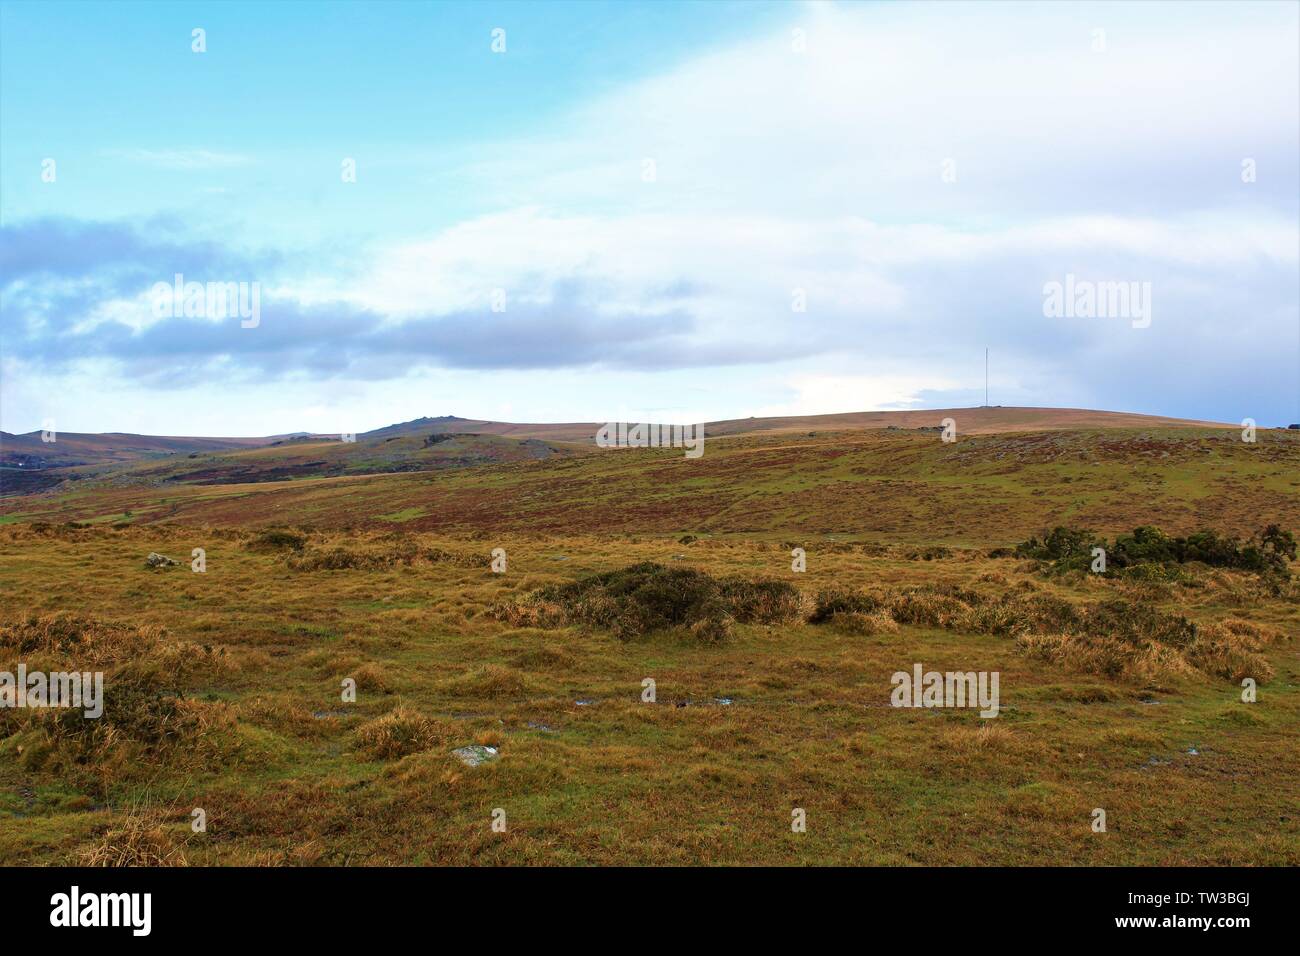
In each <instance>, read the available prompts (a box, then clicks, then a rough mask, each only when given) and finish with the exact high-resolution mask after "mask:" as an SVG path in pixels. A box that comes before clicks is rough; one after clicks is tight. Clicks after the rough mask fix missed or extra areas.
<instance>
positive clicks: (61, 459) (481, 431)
mask: <svg viewBox="0 0 1300 956" xmlns="http://www.w3.org/2000/svg"><path fill="white" fill-rule="evenodd" d="M944 418H952V419H954V420H955V421H956V422H957V431H958V433H959V434H962V435H982V434H995V433H1012V432H1027V431H1060V430H1065V429H1078V428H1145V427H1199V428H1206V427H1210V428H1235V427H1237V426H1235V425H1228V424H1223V423H1217V422H1202V421H1192V420H1188V419H1182V418H1168V417H1164V416H1158V415H1136V414H1131V413H1128V412H1107V411H1094V410H1089V409H1076V408H1012V407H1008V408H1003V407H1000V406H994V407H989V408H938V409H926V410H916V411H890V412H848V413H844V414H835V415H799V416H772V417H764V418H738V419H732V420H729V421H720V422H708V423H706V424H705V426H704V430H705V434H706V436H708V437H710V438H723V437H737V436H742V435H750V434H756V433H765V432H778V433H779V432H807V431H815V430H836V431H843V430H857V429H880V428H899V429H915V428H935V427H937V426H938V425H939V423H940V422H941V421H942V420H943V419H944ZM602 424H604V423H603V422H557V423H517V422H495V421H489V420H486V419H476V418H460V417H458V416H455V415H442V416H437V417H423V418H416V419H412V420H411V421H408V422H398V423H396V424H393V425H387V426H385V427H383V428H376V429H374V430H372V431H369V432H365V433H362V434H359V435H358V436H357V442H356V443H341V442H339V436H338V435H319V434H314V433H311V432H292V433H289V434H285V435H268V436H264V437H255V438H202V437H181V436H154V435H133V434H126V433H122V432H107V433H103V434H87V433H83V432H58V433H57V434H56V440H55V441H53V442H43V441H42V440H41V433H40V432H39V431H33V432H27V433H25V434H21V435H14V434H10V433H8V432H0V470H3V471H4V472H5V473H6V474H5V478H6V481H5V483H6V484H7V485H8V486H9V488H10V490H13V489H14V488H15V487H17V486H20V485H21V486H23V487H25V488H30V487H33V486H34V485H35V486H46V485H48V483H49V482H48V480H42V481H39V482H33V480H32V479H29V478H20V477H19V476H18V475H16V474H15V473H14V471H9V469H14V470H15V471H22V472H38V471H39V472H44V471H48V470H50V469H63V468H74V467H78V466H105V465H114V464H122V463H127V462H136V461H146V460H151V459H158V458H168V457H171V456H187V457H190V458H193V457H197V456H200V455H209V454H217V453H234V452H240V451H247V450H251V449H256V448H272V447H275V448H278V447H283V446H285V445H293V446H308V445H314V444H315V443H317V442H320V443H323V444H324V445H329V443H334V447H333V448H329V449H328V452H327V453H326V454H324V455H323V456H321V455H319V454H318V452H319V450H316V451H312V452H308V453H307V454H308V455H316V456H317V458H320V457H323V458H325V459H327V460H328V461H329V465H328V468H326V470H325V473H327V474H345V473H356V472H357V471H359V470H379V468H378V467H376V468H370V467H367V466H358V465H357V464H356V462H357V461H359V460H360V457H361V456H364V455H366V454H369V452H368V451H367V449H370V448H373V447H377V445H379V444H383V443H386V442H390V441H391V440H392V439H396V438H402V439H417V438H418V439H420V441H419V442H418V443H417V444H415V445H407V444H405V443H404V444H402V445H400V446H392V447H389V448H386V449H384V451H383V453H382V454H379V455H378V456H377V458H376V460H375V462H374V464H377V465H380V466H382V465H383V464H384V463H385V462H388V463H390V464H395V465H397V470H410V469H416V468H419V467H420V462H421V461H425V460H428V461H432V460H434V459H451V458H454V457H455V456H454V455H448V454H447V453H446V452H442V453H439V454H436V455H434V454H429V453H428V452H427V451H426V449H427V447H428V445H426V440H428V441H431V440H432V439H433V437H434V436H480V437H484V438H486V437H497V438H505V439H514V440H516V441H529V440H534V441H540V442H561V443H580V444H584V445H591V444H594V443H595V436H596V432H597V431H598V430H599V429H600V427H601V425H602ZM340 445H341V446H342V447H339V446H340ZM399 449H400V451H401V454H398V452H399ZM450 450H451V449H448V450H447V451H450ZM461 451H463V452H464V454H463V460H466V461H473V460H478V459H480V458H483V457H486V458H498V457H503V458H506V459H509V458H513V457H516V456H519V457H528V456H529V455H538V454H549V453H550V452H548V451H543V450H542V449H541V448H540V447H534V448H531V449H524V448H519V449H514V448H510V447H507V446H497V447H488V446H485V445H482V442H480V447H476V448H474V449H473V450H468V449H461ZM396 459H401V461H400V462H397V461H396ZM283 464H284V465H285V467H286V468H288V472H287V474H288V475H300V474H303V473H305V472H306V471H308V470H309V467H311V466H313V465H315V464H316V462H315V461H312V462H307V461H301V462H294V463H289V462H284V463H283ZM242 469H243V465H242V464H241V466H240V470H242ZM192 470H193V471H196V472H202V470H203V468H202V467H200V466H195V467H194V468H193V469H192ZM219 470H222V471H225V470H226V469H225V468H224V467H223V468H221V469H219ZM262 470H263V469H261V468H256V467H254V468H251V469H250V470H249V471H248V473H249V474H255V473H257V474H260V473H261V471H262Z"/></svg>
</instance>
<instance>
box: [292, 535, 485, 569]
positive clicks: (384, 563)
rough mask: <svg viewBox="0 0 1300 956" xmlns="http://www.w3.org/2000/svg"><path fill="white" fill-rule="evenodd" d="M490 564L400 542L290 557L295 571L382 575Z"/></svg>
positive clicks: (310, 550) (475, 557)
mask: <svg viewBox="0 0 1300 956" xmlns="http://www.w3.org/2000/svg"><path fill="white" fill-rule="evenodd" d="M489 562H490V558H488V557H487V556H486V555H483V556H480V555H476V554H463V553H457V552H454V551H445V550H443V549H442V548H426V547H423V546H421V545H418V544H415V543H414V542H398V543H395V544H389V545H387V546H385V545H382V544H377V545H373V546H371V547H366V548H346V547H339V546H333V547H328V546H327V547H321V548H308V549H306V550H305V551H302V552H297V553H293V554H291V555H290V556H289V567H290V568H292V569H293V570H295V571H378V570H384V569H386V568H396V567H410V566H411V565H416V564H452V565H455V566H457V567H462V568H476V567H481V568H484V569H486V568H487V567H488V565H489Z"/></svg>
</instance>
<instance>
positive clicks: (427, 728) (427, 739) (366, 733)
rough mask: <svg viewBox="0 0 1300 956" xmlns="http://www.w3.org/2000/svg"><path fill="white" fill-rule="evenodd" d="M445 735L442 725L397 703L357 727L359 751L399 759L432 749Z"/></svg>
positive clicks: (375, 758)
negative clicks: (394, 706) (442, 735)
mask: <svg viewBox="0 0 1300 956" xmlns="http://www.w3.org/2000/svg"><path fill="white" fill-rule="evenodd" d="M440 739H441V734H440V733H439V732H438V727H437V725H436V724H434V722H433V721H431V720H429V718H427V717H425V716H424V715H423V714H420V713H418V712H417V711H415V710H412V709H411V708H409V707H397V708H394V709H393V710H391V711H389V712H388V713H386V714H384V716H382V717H378V718H376V719H374V720H371V721H368V722H366V723H364V724H362V725H361V726H360V727H358V728H357V733H356V739H355V745H356V749H357V752H358V753H360V754H361V755H363V756H365V757H369V758H370V759H372V760H396V759H398V758H401V757H405V756H407V755H408V754H413V753H419V752H420V751H421V750H428V749H429V748H430V747H432V746H434V745H435V744H436V743H438V741H439V740H440Z"/></svg>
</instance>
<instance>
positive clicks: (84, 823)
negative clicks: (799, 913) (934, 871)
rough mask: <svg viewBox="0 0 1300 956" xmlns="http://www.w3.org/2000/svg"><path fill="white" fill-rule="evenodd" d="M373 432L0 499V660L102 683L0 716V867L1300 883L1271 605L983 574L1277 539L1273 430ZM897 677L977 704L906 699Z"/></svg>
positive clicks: (1294, 599)
mask: <svg viewBox="0 0 1300 956" xmlns="http://www.w3.org/2000/svg"><path fill="white" fill-rule="evenodd" d="M387 437H388V438H393V439H394V440H393V441H391V442H390V441H385V440H384V437H382V436H381V437H379V438H371V439H360V440H359V441H358V442H357V444H356V445H350V444H349V445H343V444H341V443H338V442H332V443H331V442H319V441H316V442H313V441H306V442H288V443H285V444H282V445H279V446H274V447H268V448H263V449H257V450H254V451H245V452H237V453H227V452H221V453H218V454H215V455H200V456H199V457H198V458H195V459H188V458H186V459H174V460H168V461H166V462H138V463H134V464H126V465H121V466H115V467H113V468H112V469H110V471H109V472H107V473H103V474H99V475H98V476H88V477H85V478H83V479H82V480H78V481H75V482H68V483H66V484H65V485H63V486H60V487H59V488H57V489H54V490H53V491H49V492H44V493H41V494H36V495H26V496H21V497H16V498H10V499H6V500H5V501H4V502H3V503H2V504H0V514H2V515H3V521H4V526H3V527H0V670H4V669H6V668H8V669H12V668H14V667H16V665H17V663H18V662H20V661H21V662H24V663H26V664H27V666H28V667H29V668H37V667H43V668H44V669H46V670H55V669H60V668H63V669H67V668H72V667H76V668H79V669H95V670H102V671H104V672H105V674H106V681H107V685H106V692H105V696H106V710H105V715H104V717H103V718H102V719H101V720H99V721H86V720H83V719H81V718H79V717H75V716H69V715H67V714H66V713H64V712H48V711H47V712H41V711H35V712H34V711H31V710H23V711H18V710H12V709H0V862H4V863H68V862H76V861H83V862H97V863H141V862H159V863H171V864H177V863H181V862H189V863H199V864H203V863H220V864H241V863H242V864H248V863H252V864H277V865H279V864H284V865H311V864H320V863H333V864H348V865H359V864H381V863H399V864H429V863H480V864H499V863H623V864H632V865H641V864H646V863H677V864H686V863H735V864H752V863H773V864H800V863H844V864H851V863H876V864H904V865H905V864H912V863H940V864H971V865H988V864H1058V863H1061V862H1069V863H1098V864H1117V865H1118V864H1176V863H1187V864H1225V863H1234V864H1258V865H1291V866H1294V865H1297V864H1300V823H1298V820H1300V818H1297V816H1296V813H1295V807H1296V806H1297V805H1300V751H1297V749H1296V747H1295V728H1296V727H1297V726H1300V653H1298V652H1300V642H1298V641H1297V640H1296V637H1297V636H1298V635H1300V589H1298V588H1297V585H1296V583H1295V580H1294V579H1287V578H1285V577H1282V576H1275V575H1272V574H1271V573H1270V574H1260V573H1254V572H1247V571H1242V570H1234V569H1232V568H1230V567H1221V566H1210V565H1206V564H1200V563H1195V562H1192V563H1188V564H1184V565H1175V566H1165V565H1150V566H1142V567H1139V568H1137V569H1136V570H1135V571H1134V570H1129V569H1125V570H1123V571H1122V573H1121V572H1112V573H1109V574H1107V575H1105V576H1102V575H1096V574H1091V573H1088V572H1086V571H1077V570H1073V571H1071V570H1061V569H1058V568H1055V566H1054V565H1053V564H1052V563H1051V562H1049V561H1046V560H1031V559H1029V558H1026V557H1015V556H1013V555H1012V554H1011V553H1009V552H1007V551H999V550H996V549H1000V548H1006V547H1008V546H1010V545H1014V544H1016V543H1017V542H1019V541H1021V540H1022V539H1024V538H1027V537H1028V536H1030V535H1033V534H1039V533H1041V532H1042V531H1043V530H1045V529H1048V528H1051V527H1053V526H1056V525H1070V526H1073V527H1086V528H1090V529H1092V530H1093V531H1095V532H1097V533H1098V534H1105V535H1107V536H1113V535H1115V534H1116V533H1118V532H1121V531H1127V530H1130V529H1132V528H1133V527H1134V526H1136V525H1139V524H1145V525H1150V524H1155V525H1160V526H1162V527H1163V528H1165V529H1166V530H1167V531H1169V532H1171V533H1185V532H1189V531H1192V530H1195V529H1198V528H1207V527H1208V528H1213V529H1216V530H1218V531H1219V532H1222V533H1224V534H1229V535H1237V536H1239V537H1243V538H1244V537H1247V536H1249V535H1251V534H1253V533H1255V532H1257V531H1258V530H1259V529H1261V528H1262V527H1263V526H1264V525H1266V524H1272V523H1276V524H1280V525H1282V526H1283V527H1286V528H1290V529H1292V530H1297V531H1300V477H1298V476H1300V467H1297V466H1300V435H1294V434H1287V433H1284V432H1276V431H1267V432H1261V433H1260V440H1259V442H1258V443H1257V444H1254V445H1247V444H1244V443H1242V442H1241V441H1240V440H1239V435H1238V434H1237V433H1235V432H1232V431H1223V430H1220V429H1195V428H1186V427H1163V426H1162V427H1141V428H1122V429H1114V428H1087V429H1064V430H1048V431H1036V432H1018V431H1013V432H1007V433H996V434H984V435H979V434H976V435H970V434H965V433H963V434H962V435H961V437H960V439H959V441H957V442H956V443H955V444H944V443H943V442H942V441H940V439H939V436H938V435H937V434H936V433H934V432H930V431H913V430H905V429H904V430H886V429H865V428H858V429H851V430H845V431H822V430H818V429H816V428H812V429H809V430H808V431H798V432H789V431H787V432H780V433H772V434H751V435H746V436H741V437H734V438H717V439H714V440H711V441H710V442H709V443H708V445H707V446H706V451H705V454H704V456H703V457H702V458H699V459H695V460H688V459H685V458H684V457H683V455H682V452H681V451H680V450H596V449H593V448H590V447H588V446H578V445H573V446H566V445H563V444H562V443H555V442H547V443H544V447H545V448H547V449H549V451H547V452H545V453H542V452H541V451H540V450H539V446H538V445H535V444H533V445H530V444H529V443H528V442H526V441H522V440H519V439H512V438H504V437H501V436H475V437H473V438H463V439H462V438H455V439H447V440H445V441H439V442H435V443H433V444H431V445H429V446H425V445H424V439H423V438H420V437H418V436H413V435H397V436H392V435H389V436H387ZM426 437H427V435H426ZM417 446H418V447H417ZM422 456H424V457H422ZM429 456H435V457H429ZM436 456H441V458H437V457H436ZM437 460H441V461H443V463H444V466H443V467H437V466H435V465H434V464H433V463H434V462H435V461H437ZM318 462H324V464H316V463H318ZM412 463H413V464H415V465H418V466H419V467H422V468H425V467H427V468H436V470H422V471H415V472H405V473H401V472H399V473H393V469H395V468H397V467H400V466H403V465H405V464H412ZM334 465H342V466H343V467H362V466H365V467H371V466H373V467H376V468H379V469H382V470H381V471H380V472H377V473H374V474H357V475H347V474H344V475H340V476H336V477H320V476H319V475H320V473H321V471H322V470H323V469H327V468H328V467H331V466H334ZM241 469H251V472H249V471H240V470H241ZM295 472H297V473H300V474H305V475H307V477H295ZM250 473H251V474H253V475H254V477H256V478H257V479H259V480H256V481H250V482H244V483H227V479H229V478H232V477H237V476H238V475H244V474H250ZM273 479H280V480H273ZM67 522H78V523H79V524H68V523H67ZM80 523H84V525H83V524H80ZM794 547H801V548H804V549H805V550H806V559H807V570H806V571H804V572H796V571H794V570H792V565H791V562H792V555H791V549H792V548H794ZM195 548H202V549H203V550H204V554H205V561H206V565H205V568H206V569H205V570H204V571H203V572H202V573H196V572H194V571H192V570H191V568H190V564H189V562H190V560H191V554H192V552H193V549H195ZM498 548H499V549H503V550H504V552H505V555H506V557H507V567H506V569H505V571H504V573H500V574H496V573H493V572H492V570H491V569H490V567H489V562H490V561H491V560H492V552H493V550H494V549H498ZM151 552H159V553H162V554H164V555H167V556H169V557H170V558H172V559H175V560H176V561H177V562H178V563H177V564H176V565H173V566H165V567H161V568H150V567H147V566H146V563H145V558H146V556H147V555H149V554H150V553H151ZM995 555H1000V556H995ZM637 582H641V583H637ZM765 582H766V583H765ZM692 594H695V595H696V596H695V597H692V596H691V595H692ZM918 663H919V664H921V665H922V666H923V667H924V668H925V669H926V670H930V669H933V670H938V671H950V670H952V671H963V672H964V671H985V672H993V671H995V672H997V673H998V674H999V675H1000V681H1001V702H1000V708H1001V710H1000V713H999V715H998V716H997V717H993V718H982V717H981V716H980V715H979V713H978V712H977V711H976V710H973V709H963V708H934V709H910V708H895V707H892V706H891V705H890V700H891V692H892V689H893V685H892V683H891V677H892V675H893V674H894V673H895V672H897V671H904V672H907V671H910V670H911V669H912V667H913V666H914V665H915V664H918ZM1244 676H1249V677H1251V678H1252V679H1254V680H1256V681H1257V683H1258V700H1257V701H1255V702H1254V703H1245V702H1243V701H1242V699H1241V694H1242V689H1241V678H1242V677H1244ZM647 678H650V679H652V680H654V681H655V687H656V699H655V701H654V702H653V703H650V702H645V701H643V698H642V695H643V692H644V686H643V681H644V680H645V679H647ZM349 679H350V680H353V681H355V683H356V688H357V696H356V699H355V701H345V700H344V699H343V695H342V685H343V682H344V681H345V680H349ZM467 747H469V748H474V747H478V748H493V750H494V751H495V753H492V752H491V751H489V750H486V749H481V750H479V751H477V754H479V755H482V756H484V757H486V760H485V762H483V763H481V764H479V765H477V766H470V765H468V764H467V763H465V762H463V761H462V759H461V758H460V757H458V756H457V755H456V753H455V752H456V751H458V750H460V751H462V752H464V748H467ZM196 808H201V809H202V810H203V811H204V812H205V814H206V818H207V831H206V832H205V833H194V832H192V830H191V828H190V825H189V823H190V820H191V813H192V811H193V810H195V809H196ZM1098 808H1100V809H1104V810H1105V811H1106V815H1107V832H1105V833H1097V832H1094V830H1093V827H1092V823H1093V812H1094V810H1096V809H1098ZM497 809H500V810H503V811H504V813H505V815H506V821H507V827H506V830H505V832H496V831H494V830H493V829H492V825H491V824H492V815H493V811H494V810H497ZM795 809H802V810H804V811H805V812H806V815H807V832H805V833H794V832H792V831H791V826H790V824H791V814H792V811H793V810H795Z"/></svg>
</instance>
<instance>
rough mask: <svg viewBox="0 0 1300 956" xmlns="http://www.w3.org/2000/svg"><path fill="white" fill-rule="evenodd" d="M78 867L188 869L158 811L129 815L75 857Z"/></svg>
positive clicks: (183, 851)
mask: <svg viewBox="0 0 1300 956" xmlns="http://www.w3.org/2000/svg"><path fill="white" fill-rule="evenodd" d="M78 862H79V863H80V865H81V866H104V867H115V866H189V861H188V860H186V858H185V850H184V844H183V843H182V842H180V841H178V840H177V839H176V838H175V836H173V834H172V831H171V829H169V828H168V826H167V823H166V820H165V818H164V816H163V814H162V813H161V812H160V811H158V810H137V811H133V812H132V813H129V814H128V815H127V816H126V818H125V819H123V820H122V821H121V822H120V823H117V824H115V825H114V826H112V827H110V828H109V830H108V831H107V832H106V833H105V834H104V835H103V836H102V837H101V838H100V839H99V840H98V841H97V842H96V843H94V844H93V845H91V846H89V847H86V848H85V849H84V850H82V851H81V853H80V854H79V859H78Z"/></svg>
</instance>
